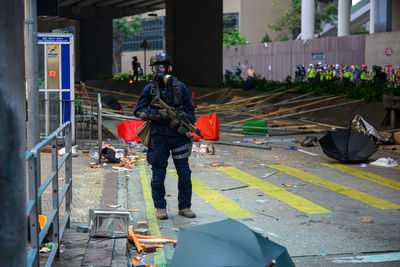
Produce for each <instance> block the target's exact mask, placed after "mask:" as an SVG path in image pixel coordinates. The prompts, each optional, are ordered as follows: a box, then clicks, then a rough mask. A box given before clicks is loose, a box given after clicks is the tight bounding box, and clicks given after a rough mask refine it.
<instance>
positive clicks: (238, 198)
mask: <svg viewBox="0 0 400 267" xmlns="http://www.w3.org/2000/svg"><path fill="white" fill-rule="evenodd" d="M241 199H242V198H241V197H234V198H232V200H235V201H239V200H241Z"/></svg>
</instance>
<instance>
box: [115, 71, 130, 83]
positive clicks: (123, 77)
mask: <svg viewBox="0 0 400 267" xmlns="http://www.w3.org/2000/svg"><path fill="white" fill-rule="evenodd" d="M131 77H132V74H131V73H129V72H121V73H116V74H114V75H113V76H112V79H113V80H114V81H129V79H130V78H131Z"/></svg>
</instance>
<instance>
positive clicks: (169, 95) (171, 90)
mask: <svg viewBox="0 0 400 267" xmlns="http://www.w3.org/2000/svg"><path fill="white" fill-rule="evenodd" d="M151 94H152V95H153V98H154V97H159V98H160V99H161V100H162V101H164V102H165V103H167V104H168V106H170V107H173V108H175V109H176V110H185V107H184V105H183V95H182V90H181V86H180V84H179V81H178V79H176V78H175V77H174V79H173V80H172V84H168V85H166V86H164V87H160V86H159V84H158V83H157V82H155V81H153V82H152V84H151Z"/></svg>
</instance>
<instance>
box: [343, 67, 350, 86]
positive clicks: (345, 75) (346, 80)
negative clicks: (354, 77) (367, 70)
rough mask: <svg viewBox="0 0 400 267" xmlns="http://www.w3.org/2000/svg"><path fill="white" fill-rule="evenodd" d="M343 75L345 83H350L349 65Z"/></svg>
mask: <svg viewBox="0 0 400 267" xmlns="http://www.w3.org/2000/svg"><path fill="white" fill-rule="evenodd" d="M342 77H343V82H344V83H350V68H349V66H346V68H345V70H344V72H343V76H342Z"/></svg>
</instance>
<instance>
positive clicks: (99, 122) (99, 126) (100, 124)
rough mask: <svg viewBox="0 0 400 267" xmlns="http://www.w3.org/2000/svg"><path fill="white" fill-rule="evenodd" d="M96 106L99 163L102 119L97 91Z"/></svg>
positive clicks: (99, 97) (99, 96)
mask: <svg viewBox="0 0 400 267" xmlns="http://www.w3.org/2000/svg"><path fill="white" fill-rule="evenodd" d="M97 106H98V110H97V135H98V138H99V164H101V150H102V143H103V134H102V133H103V131H102V130H103V120H102V117H101V109H102V106H101V94H100V93H98V94H97Z"/></svg>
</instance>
